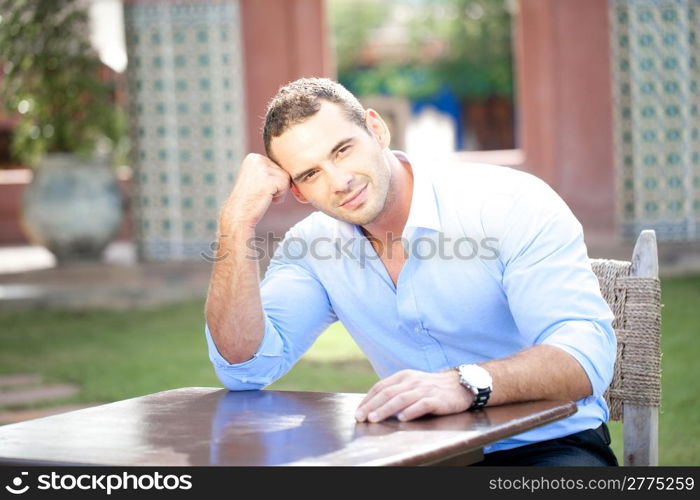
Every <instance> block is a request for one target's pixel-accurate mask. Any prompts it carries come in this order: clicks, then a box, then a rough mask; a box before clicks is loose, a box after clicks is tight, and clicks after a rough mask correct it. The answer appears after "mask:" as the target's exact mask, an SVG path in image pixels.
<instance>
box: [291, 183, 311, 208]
mask: <svg viewBox="0 0 700 500" xmlns="http://www.w3.org/2000/svg"><path fill="white" fill-rule="evenodd" d="M289 188H290V190H291V191H292V195H293V196H294V199H295V200H297V201H298V202H299V203H309V200H307V199H306V198H305V197H304V195H303V194H301V191H299V188H298V187H297V186H296V184H294V183H293V182H292V183H291V185H290V186H289Z"/></svg>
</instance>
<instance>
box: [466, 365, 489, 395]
mask: <svg viewBox="0 0 700 500" xmlns="http://www.w3.org/2000/svg"><path fill="white" fill-rule="evenodd" d="M459 373H460V374H461V375H462V378H463V379H464V380H465V381H466V382H467V383H468V384H469V385H471V386H472V387H476V388H478V389H482V388H486V387H491V384H492V381H491V376H490V375H489V373H488V372H487V371H486V370H485V369H483V368H481V367H480V366H476V365H466V366H461V367H460V370H459Z"/></svg>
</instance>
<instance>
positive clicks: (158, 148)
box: [124, 0, 247, 260]
mask: <svg viewBox="0 0 700 500" xmlns="http://www.w3.org/2000/svg"><path fill="white" fill-rule="evenodd" d="M124 16H125V29H126V42H127V52H128V57H129V63H128V67H127V80H128V98H129V108H128V109H129V115H130V130H131V139H132V158H133V167H134V178H133V193H132V203H133V209H134V216H135V221H134V222H135V224H134V229H135V236H136V241H137V244H138V252H139V258H140V259H141V260H187V259H201V254H202V253H203V252H204V253H210V245H211V243H212V241H214V239H215V234H216V225H217V217H218V210H219V207H220V206H221V205H222V204H223V202H224V201H225V199H226V197H227V196H228V194H229V192H230V190H231V187H232V186H233V182H234V180H235V176H236V170H237V168H238V166H239V165H240V162H241V160H242V158H243V155H244V153H245V151H246V148H247V136H246V126H245V124H246V120H245V99H244V93H245V92H244V76H243V58H242V37H241V14H240V5H239V2H238V0H208V1H187V2H185V1H183V2H180V1H173V2H170V1H166V0H126V1H125V8H124Z"/></svg>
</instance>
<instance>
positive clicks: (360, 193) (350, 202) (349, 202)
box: [338, 184, 367, 208]
mask: <svg viewBox="0 0 700 500" xmlns="http://www.w3.org/2000/svg"><path fill="white" fill-rule="evenodd" d="M366 192H367V184H365V185H364V186H362V187H361V188H360V189H358V190H357V191H356V192H355V193H354V194H352V195H350V197H348V198H346V199H345V201H343V202H342V203H341V204H340V205H338V206H339V207H342V208H355V207H357V206H358V205H360V204H361V203H362V202H364V201H365V193H366Z"/></svg>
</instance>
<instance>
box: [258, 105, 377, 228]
mask: <svg viewBox="0 0 700 500" xmlns="http://www.w3.org/2000/svg"><path fill="white" fill-rule="evenodd" d="M367 122H368V127H369V128H370V130H371V131H372V133H368V132H367V131H366V130H364V129H363V128H362V127H360V126H358V125H357V124H356V123H354V122H352V121H350V120H349V119H348V118H347V117H346V116H345V114H344V112H343V110H342V108H341V107H340V106H338V105H336V104H333V103H330V102H326V101H323V102H322V105H321V109H320V110H319V111H318V113H316V114H315V115H313V116H312V117H310V118H308V119H307V120H305V121H304V122H302V123H299V124H297V125H294V126H292V127H291V128H290V129H289V130H287V131H286V132H284V133H283V134H282V135H281V136H279V137H275V138H273V139H272V141H271V144H270V148H271V151H272V154H273V156H274V157H275V160H276V161H277V163H278V164H279V165H280V166H281V167H282V168H283V169H284V170H285V171H286V172H287V173H288V174H289V175H290V177H291V178H292V192H293V193H294V196H295V197H296V198H297V199H298V200H299V201H301V202H303V203H304V202H308V203H311V204H312V205H313V206H314V208H316V209H317V210H320V211H322V212H323V213H325V214H327V215H329V216H331V217H333V218H336V219H340V220H344V221H346V222H350V223H352V224H358V225H365V224H369V223H371V222H372V221H374V220H375V219H376V218H377V217H378V216H379V215H380V214H381V213H382V211H383V210H384V207H385V204H386V200H387V194H388V193H389V187H390V181H391V171H390V167H389V163H388V161H387V159H386V157H385V156H384V150H385V149H386V147H387V146H388V139H387V138H385V137H384V136H383V134H382V132H381V130H382V127H384V129H385V128H386V126H385V125H384V123H383V122H382V121H381V118H379V116H378V115H376V114H375V113H371V114H370V116H369V117H368V119H367ZM384 142H386V143H387V144H384Z"/></svg>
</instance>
